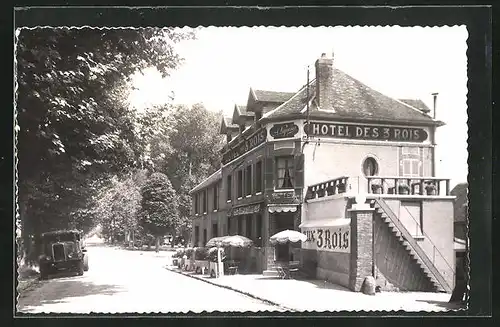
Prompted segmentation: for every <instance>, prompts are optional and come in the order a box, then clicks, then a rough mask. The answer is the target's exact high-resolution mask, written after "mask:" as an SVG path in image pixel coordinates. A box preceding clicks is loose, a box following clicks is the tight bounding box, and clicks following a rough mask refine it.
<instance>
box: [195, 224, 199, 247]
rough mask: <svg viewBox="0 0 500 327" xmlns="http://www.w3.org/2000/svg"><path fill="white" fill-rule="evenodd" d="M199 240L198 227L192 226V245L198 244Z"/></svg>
mask: <svg viewBox="0 0 500 327" xmlns="http://www.w3.org/2000/svg"><path fill="white" fill-rule="evenodd" d="M199 241H200V227H199V226H194V246H198V242H199Z"/></svg>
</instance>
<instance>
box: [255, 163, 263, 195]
mask: <svg viewBox="0 0 500 327" xmlns="http://www.w3.org/2000/svg"><path fill="white" fill-rule="evenodd" d="M262 177H263V174H262V160H261V161H259V162H257V163H256V164H255V192H257V193H258V192H262Z"/></svg>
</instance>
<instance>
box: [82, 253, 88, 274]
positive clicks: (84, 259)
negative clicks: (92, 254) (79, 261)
mask: <svg viewBox="0 0 500 327" xmlns="http://www.w3.org/2000/svg"><path fill="white" fill-rule="evenodd" d="M83 270H84V271H88V270H89V257H88V256H87V255H85V256H84V257H83Z"/></svg>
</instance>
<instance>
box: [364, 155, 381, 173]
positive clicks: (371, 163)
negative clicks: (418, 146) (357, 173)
mask: <svg viewBox="0 0 500 327" xmlns="http://www.w3.org/2000/svg"><path fill="white" fill-rule="evenodd" d="M363 174H365V176H375V175H377V174H378V164H377V161H376V160H375V158H372V157H368V158H366V159H365V161H363Z"/></svg>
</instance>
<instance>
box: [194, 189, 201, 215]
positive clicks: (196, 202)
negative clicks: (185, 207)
mask: <svg viewBox="0 0 500 327" xmlns="http://www.w3.org/2000/svg"><path fill="white" fill-rule="evenodd" d="M199 196H200V194H199V193H195V194H194V213H195V214H199V213H200V203H199Z"/></svg>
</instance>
